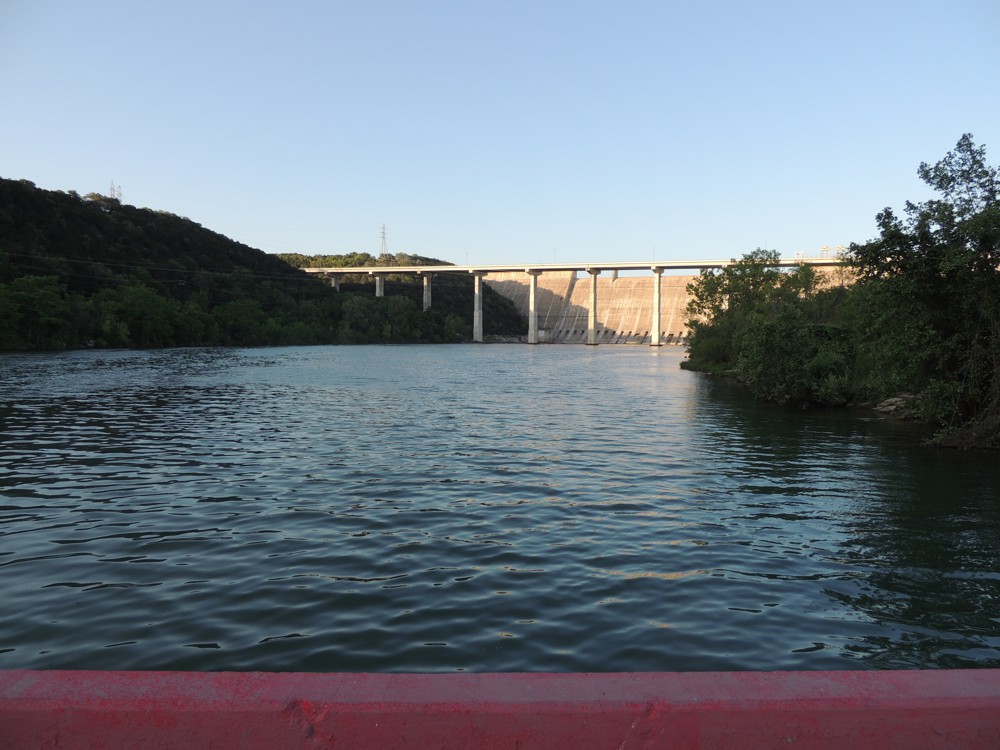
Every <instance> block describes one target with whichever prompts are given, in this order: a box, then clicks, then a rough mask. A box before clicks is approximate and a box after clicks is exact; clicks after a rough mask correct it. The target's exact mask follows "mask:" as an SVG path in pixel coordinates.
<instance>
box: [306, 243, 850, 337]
mask: <svg viewBox="0 0 1000 750" xmlns="http://www.w3.org/2000/svg"><path fill="white" fill-rule="evenodd" d="M737 262H738V261H736V260H696V261H656V260H654V261H634V262H620V261H609V262H601V263H537V264H493V265H491V264H477V265H464V266H458V265H437V266H355V267H339V266H338V267H333V268H303V269H302V270H303V271H305V272H307V273H313V274H321V275H323V276H325V277H327V278H329V279H330V285H331V286H333V287H334V288H335V289H339V288H340V280H341V278H342V277H344V276H351V275H354V276H356V275H368V276H371V277H373V278H374V280H375V296H376V297H382V296H385V277H386V276H388V275H390V274H416V275H419V276H421V277H422V278H423V285H424V300H423V306H424V309H425V310H426V309H428V308H429V307H430V306H431V292H432V280H433V278H434V276H435V275H436V274H439V273H452V274H456V273H457V274H471V275H472V276H473V278H474V285H473V317H472V321H473V322H472V340H473V341H476V342H481V341H482V340H483V287H482V285H483V281H484V279H486V278H487V277H488V276H490V275H491V274H492V275H493V276H494V277H495V278H496V279H497V280H498V281H500V280H502V282H508V286H509V282H510V281H511V280H512V279H514V278H516V277H517V276H520V277H521V278H523V279H524V282H522V283H525V282H526V285H527V305H526V307H527V309H526V310H523V311H522V312H524V313H526V317H527V318H528V343H529V344H537V343H539V341H540V340H541V338H540V329H539V307H538V296H539V289H538V280H539V277H540V276H542V275H543V274H546V273H548V274H558V275H560V276H561V277H562V278H563V279H567V280H568V281H569V283H568V285H566V286H565V290H564V291H563V292H562V293H563V294H564V295H566V297H567V299H566V300H565V301H567V302H568V296H569V295H570V294H571V292H572V290H573V288H574V286H575V280H576V278H577V275H578V274H581V273H584V274H587V276H589V289H588V294H587V302H586V305H585V307H586V310H587V324H586V343H587V344H589V345H597V344H598V343H600V338H601V335H602V331H601V330H599V323H598V277H599V276H600V275H601V274H602V273H604V272H605V271H607V272H610V273H611V274H612V275H611V279H612V282H613V281H614V280H616V279H617V278H618V273H619V272H620V271H632V272H635V271H645V272H648V273H650V274H651V276H649V277H646V278H647V279H648V280H649V281H650V282H652V283H651V284H650V286H651V287H652V289H651V298H650V302H651V305H650V310H649V320H650V323H649V330H648V331H643V333H642V338H643V340H645V338H647V337H648V338H649V343H650V346H661V345H662V343H663V338H664V334H663V329H662V291H661V286H662V277H663V274H664V272H666V271H701V270H703V269H712V268H725V267H727V266H731V265H734V264H735V263H737ZM774 265H775V266H777V267H780V268H793V267H795V266H800V265H808V266H827V267H832V266H841V265H843V260H841V259H840V258H829V257H813V258H804V257H797V258H793V259H781V260H780V261H779V262H778V263H776V264H774ZM685 283H686V282H685ZM498 291H500V293H501V294H505V296H508V297H511V296H512V295H511V294H510V293H509V291H508V290H505V289H504V288H502V286H501V287H498ZM547 291H548V292H549V293H550V294H553V293H554V292H553V291H552V290H551V289H548V290H547ZM634 327H635V328H638V326H634ZM571 330H572V333H573V334H575V333H576V332H577V330H579V331H580V334H581V336H582V334H583V330H584V329H583V326H582V324H581V326H580V328H579V329H575V328H574V329H571ZM567 332H568V331H567ZM603 333H604V334H608V333H609V331H607V330H605V331H604V332H603ZM611 333H616V334H617V333H618V332H617V331H612V332H611ZM631 333H632V331H629V334H630V335H631ZM669 336H670V337H672V336H673V334H672V333H671V334H669ZM606 338H607V337H606ZM570 339H571V337H563V339H562V340H570ZM550 340H555V339H550ZM618 340H620V336H619V339H618Z"/></svg>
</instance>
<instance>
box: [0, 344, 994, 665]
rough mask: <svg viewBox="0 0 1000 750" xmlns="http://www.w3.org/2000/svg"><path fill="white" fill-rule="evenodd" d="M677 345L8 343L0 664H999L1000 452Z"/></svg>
mask: <svg viewBox="0 0 1000 750" xmlns="http://www.w3.org/2000/svg"><path fill="white" fill-rule="evenodd" d="M682 357H683V353H682V351H680V350H679V349H677V348H663V349H658V350H657V349H650V348H649V347H624V346H615V347H612V346H601V347H584V346H568V345H566V346H536V347H531V346H519V345H482V346H472V345H466V346H462V345H453V346H413V347H408V346H398V347H377V346H372V347H292V348H278V349H176V350H165V351H85V352H69V353H58V354H30V355H2V356H0V596H2V600H0V601H2V605H3V606H2V607H0V668H20V667H28V668H96V669H189V670H220V669H225V670H271V671H386V672H389V671H397V672H403V671H420V672H429V671H462V670H464V671H475V672H485V671H512V670H513V671H581V672H582V671H598V672H599V671H670V670H745V669H755V670H776V669H855V668H883V669H885V668H918V667H919V668H935V667H1000V542H998V540H1000V467H998V465H997V462H996V461H995V459H994V458H993V457H988V456H982V455H966V454H956V453H951V452H941V451H937V450H933V449H929V448H923V447H918V446H915V445H914V440H913V435H910V434H907V433H906V432H905V431H902V430H901V429H900V428H899V427H898V426H896V425H890V424H886V423H882V422H878V421H874V420H865V419H862V418H859V416H858V415H856V414H844V413H836V412H818V413H812V412H809V413H807V412H801V411H789V410H786V409H780V408H776V407H770V406H764V405H760V404H756V403H754V402H752V401H751V400H749V399H748V398H747V397H746V396H745V394H744V393H743V392H742V391H741V390H740V389H739V388H738V387H736V386H734V385H733V384H731V383H728V382H726V381H723V380H716V379H712V378H708V377H705V376H702V375H699V374H695V373H689V372H685V371H682V370H680V369H679V367H678V364H679V362H680V360H681V358H682Z"/></svg>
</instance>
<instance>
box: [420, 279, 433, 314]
mask: <svg viewBox="0 0 1000 750" xmlns="http://www.w3.org/2000/svg"><path fill="white" fill-rule="evenodd" d="M420 275H421V276H423V277H424V310H430V309H431V279H433V278H434V274H432V273H422V274H420Z"/></svg>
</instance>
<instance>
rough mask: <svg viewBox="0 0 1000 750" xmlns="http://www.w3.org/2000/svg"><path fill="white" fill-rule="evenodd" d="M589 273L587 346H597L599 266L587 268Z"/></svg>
mask: <svg viewBox="0 0 1000 750" xmlns="http://www.w3.org/2000/svg"><path fill="white" fill-rule="evenodd" d="M587 273H589V274H590V310H589V311H588V313H587V346H597V277H598V276H599V275H600V274H601V269H600V268H588V269H587Z"/></svg>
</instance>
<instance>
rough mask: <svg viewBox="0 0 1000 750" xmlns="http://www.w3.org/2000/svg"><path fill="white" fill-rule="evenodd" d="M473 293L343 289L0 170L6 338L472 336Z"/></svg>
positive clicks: (259, 254) (0, 305) (227, 242)
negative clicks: (431, 299) (436, 295)
mask: <svg viewBox="0 0 1000 750" xmlns="http://www.w3.org/2000/svg"><path fill="white" fill-rule="evenodd" d="M410 286H414V288H415V289H416V288H417V287H416V285H415V284H411V285H410ZM497 296H499V295H497ZM470 300H471V295H470ZM442 302H443V301H442ZM467 307H468V310H467V312H463V311H457V310H456V311H454V312H449V311H448V310H447V309H446V308H445V305H444V304H440V305H437V304H436V305H435V308H433V309H431V310H428V311H423V310H421V309H420V304H419V303H418V302H415V301H414V300H413V299H412V298H411V296H407V295H404V294H393V295H390V294H389V292H388V291H387V296H386V297H384V298H378V299H377V298H375V297H374V295H373V293H372V292H371V291H370V290H369V289H367V287H363V288H358V289H344V287H342V291H341V292H340V293H338V292H336V291H335V290H333V289H331V288H330V287H329V285H327V284H324V283H323V281H322V280H321V279H318V278H314V277H312V276H310V275H309V274H306V273H303V272H302V271H300V270H299V269H297V268H293V267H292V266H290V265H289V264H288V263H287V262H285V261H284V260H282V259H281V258H279V257H277V256H275V255H270V254H268V253H265V252H263V251H262V250H258V249H255V248H252V247H249V246H247V245H244V244H242V243H239V242H236V241H234V240H232V239H229V238H228V237H225V236H223V235H221V234H219V233H217V232H213V231H211V230H209V229H206V228H205V227H202V226H201V225H199V224H197V223H196V222H194V221H191V220H190V219H186V218H183V217H180V216H177V215H175V214H172V213H169V212H165V211H156V210H153V209H149V208H137V207H135V206H131V205H127V204H124V203H122V202H121V201H120V200H118V199H116V198H114V197H109V196H104V195H100V194H97V193H91V194H89V195H86V196H80V195H79V194H78V193H76V192H73V191H70V192H62V191H52V190H44V189H41V188H38V187H36V186H35V185H34V184H33V183H32V182H30V181H27V180H11V179H3V178H0V349H2V350H8V351H10V350H32V349H65V348H81V347H164V346H193V345H231V346H254V345H274V344H328V343H404V342H405V343H416V342H450V341H461V340H467V339H468V338H469V337H470V335H471V326H472V309H471V308H472V304H471V301H469V302H468V305H467ZM515 319H517V316H516V313H515Z"/></svg>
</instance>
